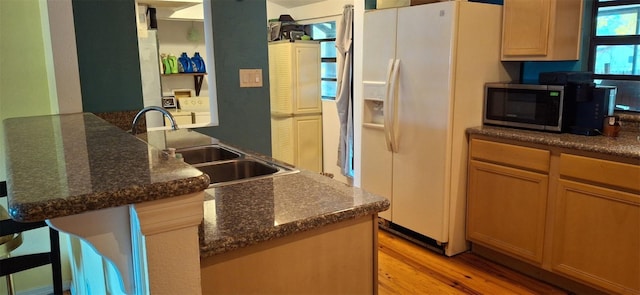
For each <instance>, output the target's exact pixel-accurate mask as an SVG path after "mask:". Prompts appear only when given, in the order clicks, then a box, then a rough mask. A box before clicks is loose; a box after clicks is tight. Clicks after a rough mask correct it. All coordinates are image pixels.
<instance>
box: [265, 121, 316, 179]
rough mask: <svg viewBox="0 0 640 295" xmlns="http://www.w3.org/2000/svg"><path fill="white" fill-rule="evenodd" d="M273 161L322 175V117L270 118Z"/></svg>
mask: <svg viewBox="0 0 640 295" xmlns="http://www.w3.org/2000/svg"><path fill="white" fill-rule="evenodd" d="M271 153H272V157H273V158H275V159H278V160H280V161H284V162H286V163H289V164H292V165H295V166H296V167H299V168H303V169H307V170H310V171H315V172H322V115H298V116H291V117H278V116H271Z"/></svg>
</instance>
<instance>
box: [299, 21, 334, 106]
mask: <svg viewBox="0 0 640 295" xmlns="http://www.w3.org/2000/svg"><path fill="white" fill-rule="evenodd" d="M322 23H334V26H337V23H338V21H337V20H334V19H324V20H314V22H308V23H306V24H305V26H308V27H309V30H311V27H312V26H313V25H317V24H322ZM336 30H337V27H336ZM309 35H311V34H309ZM312 38H313V36H312ZM312 40H313V41H317V42H318V44H319V45H320V50H322V47H323V46H322V45H323V44H322V43H324V42H335V41H336V38H335V37H334V38H323V39H315V38H313V39H312ZM336 54H337V52H336ZM323 63H334V64H336V67H337V65H338V58H337V56H336V57H320V65H321V66H322V64H323ZM336 70H337V68H336ZM324 81H329V82H335V83H336V84H337V83H338V77H337V73H336V77H335V78H325V77H322V75H321V76H320V83H321V85H322V82H324ZM321 87H322V86H321ZM336 91H337V89H336ZM336 94H337V93H336ZM320 98H321V99H323V100H336V97H335V96H325V95H322V90H321V91H320Z"/></svg>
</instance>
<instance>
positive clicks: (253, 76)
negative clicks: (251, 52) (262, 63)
mask: <svg viewBox="0 0 640 295" xmlns="http://www.w3.org/2000/svg"><path fill="white" fill-rule="evenodd" d="M240 87H262V69H240Z"/></svg>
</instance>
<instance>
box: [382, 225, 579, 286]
mask: <svg viewBox="0 0 640 295" xmlns="http://www.w3.org/2000/svg"><path fill="white" fill-rule="evenodd" d="M378 293H379V294H380V295H387V294H568V293H567V292H565V291H563V290H561V289H558V288H556V287H554V286H551V285H548V284H545V283H543V282H540V281H538V280H536V279H533V278H531V277H528V276H525V275H523V274H520V273H517V272H515V271H512V270H510V269H508V268H505V267H503V266H500V265H498V264H495V263H493V262H490V261H488V260H486V259H484V258H481V257H479V256H477V255H475V254H473V253H463V254H459V255H456V256H454V257H446V256H444V255H439V254H436V253H434V252H432V251H429V250H427V249H425V248H423V247H420V246H417V245H415V244H413V243H411V242H409V241H407V240H405V239H403V238H400V237H397V236H395V235H393V234H390V233H388V232H386V231H384V230H380V231H378Z"/></svg>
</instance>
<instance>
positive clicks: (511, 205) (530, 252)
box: [467, 139, 549, 265]
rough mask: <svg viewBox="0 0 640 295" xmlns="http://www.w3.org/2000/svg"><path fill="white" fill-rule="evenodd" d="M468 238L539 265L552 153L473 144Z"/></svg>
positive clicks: (488, 143)
mask: <svg viewBox="0 0 640 295" xmlns="http://www.w3.org/2000/svg"><path fill="white" fill-rule="evenodd" d="M470 157H471V160H470V163H469V188H468V201H467V202H468V203H467V213H468V214H467V238H468V239H469V240H470V241H472V242H475V243H479V244H482V245H485V246H487V247H490V248H494V249H497V250H499V251H502V252H504V253H508V254H509V255H511V256H514V257H517V258H519V259H524V260H527V261H529V262H530V263H533V264H536V265H541V264H542V254H543V240H544V228H545V217H546V207H547V190H548V182H549V181H548V178H549V177H548V176H547V172H548V170H549V151H545V150H540V149H533V148H527V147H520V146H515V145H509V144H503V143H496V142H490V141H485V140H478V139H474V140H472V141H471V154H470Z"/></svg>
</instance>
